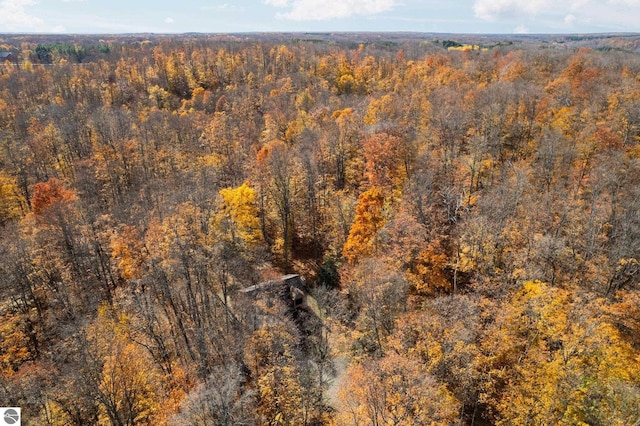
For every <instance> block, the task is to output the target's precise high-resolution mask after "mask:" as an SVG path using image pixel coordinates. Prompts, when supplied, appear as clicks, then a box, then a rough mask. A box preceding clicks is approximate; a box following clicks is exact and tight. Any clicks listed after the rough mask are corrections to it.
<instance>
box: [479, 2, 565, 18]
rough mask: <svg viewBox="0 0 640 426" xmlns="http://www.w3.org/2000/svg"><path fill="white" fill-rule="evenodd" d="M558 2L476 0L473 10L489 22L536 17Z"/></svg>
mask: <svg viewBox="0 0 640 426" xmlns="http://www.w3.org/2000/svg"><path fill="white" fill-rule="evenodd" d="M557 3H558V2H557V1H556V2H554V1H552V0H476V1H475V3H474V6H473V10H474V11H475V13H476V16H477V17H478V18H480V19H485V20H488V21H492V20H497V19H500V18H504V17H521V16H535V15H538V14H539V13H540V12H542V11H544V10H547V9H549V8H550V7H552V6H554V4H557Z"/></svg>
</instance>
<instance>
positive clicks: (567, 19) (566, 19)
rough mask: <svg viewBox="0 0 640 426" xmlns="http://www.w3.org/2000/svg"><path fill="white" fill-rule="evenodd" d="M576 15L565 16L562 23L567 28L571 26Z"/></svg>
mask: <svg viewBox="0 0 640 426" xmlns="http://www.w3.org/2000/svg"><path fill="white" fill-rule="evenodd" d="M576 19H578V18H576V15H574V14H573V13H570V14H568V15H567V16H565V17H564V23H565V24H567V25H568V26H572V25H573V23H574V22H576Z"/></svg>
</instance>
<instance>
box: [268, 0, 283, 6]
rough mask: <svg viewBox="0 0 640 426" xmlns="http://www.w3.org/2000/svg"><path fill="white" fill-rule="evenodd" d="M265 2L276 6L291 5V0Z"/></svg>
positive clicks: (269, 0)
mask: <svg viewBox="0 0 640 426" xmlns="http://www.w3.org/2000/svg"><path fill="white" fill-rule="evenodd" d="M264 4H268V5H269V6H275V7H287V6H289V0H264Z"/></svg>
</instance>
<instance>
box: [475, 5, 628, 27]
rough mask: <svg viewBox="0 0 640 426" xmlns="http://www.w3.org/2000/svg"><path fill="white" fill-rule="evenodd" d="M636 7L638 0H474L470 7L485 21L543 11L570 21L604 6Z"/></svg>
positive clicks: (535, 13)
mask: <svg viewBox="0 0 640 426" xmlns="http://www.w3.org/2000/svg"><path fill="white" fill-rule="evenodd" d="M639 6H640V0H475V1H474V5H473V10H474V12H475V15H476V17H478V18H480V19H484V20H487V21H494V20H499V19H504V18H513V17H518V18H523V17H525V18H533V17H536V16H538V15H544V14H546V15H557V16H560V17H564V18H563V19H564V21H565V23H566V24H572V23H573V22H575V21H576V20H577V19H578V17H579V16H580V15H588V14H593V13H595V12H596V11H601V10H603V9H604V10H606V9H607V8H612V9H618V10H620V9H624V8H636V7H639ZM599 17H600V18H603V19H606V18H607V16H599ZM567 18H568V19H567Z"/></svg>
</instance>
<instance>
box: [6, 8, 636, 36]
mask: <svg viewBox="0 0 640 426" xmlns="http://www.w3.org/2000/svg"><path fill="white" fill-rule="evenodd" d="M336 31H373V32H379V31H385V32H386V31H415V32H436V33H485V34H486V33H490V34H527V33H529V34H556V33H602V32H640V0H448V1H446V0H440V1H436V0H422V1H419V0H236V1H233V0H180V1H175V0H153V1H151V0H0V33H9V32H11V33H15V32H26V33H74V34H77V33H91V34H96V33H97V34H112V33H149V32H150V33H185V32H203V33H239V32H240V33H241V32H336Z"/></svg>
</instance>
